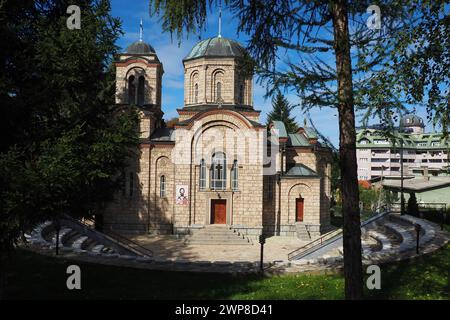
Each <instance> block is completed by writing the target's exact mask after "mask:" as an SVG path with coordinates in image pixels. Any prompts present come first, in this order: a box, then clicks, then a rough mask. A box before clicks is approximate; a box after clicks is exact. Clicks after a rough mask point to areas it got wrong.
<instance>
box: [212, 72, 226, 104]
mask: <svg viewBox="0 0 450 320" xmlns="http://www.w3.org/2000/svg"><path fill="white" fill-rule="evenodd" d="M224 82H225V70H224V69H222V68H215V69H214V70H212V71H211V98H212V99H213V102H217V101H218V99H219V96H220V98H221V99H222V100H223V99H224V91H223V90H224V87H225V85H224Z"/></svg>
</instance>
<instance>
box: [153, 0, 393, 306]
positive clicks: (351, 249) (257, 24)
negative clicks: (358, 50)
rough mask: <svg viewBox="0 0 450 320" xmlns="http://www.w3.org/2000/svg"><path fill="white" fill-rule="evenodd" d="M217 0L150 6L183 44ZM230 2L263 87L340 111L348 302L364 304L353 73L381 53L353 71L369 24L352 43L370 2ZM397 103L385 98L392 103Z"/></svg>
mask: <svg viewBox="0 0 450 320" xmlns="http://www.w3.org/2000/svg"><path fill="white" fill-rule="evenodd" d="M213 2H214V1H212V0H203V1H202V0H198V1H190V2H184V1H176V0H165V1H160V0H150V8H151V13H155V12H156V13H160V11H163V12H162V26H163V29H164V30H166V31H169V32H176V33H177V36H178V39H181V37H182V34H183V31H184V30H186V31H187V32H188V33H189V32H196V31H199V30H201V29H202V27H203V26H204V24H205V22H206V15H207V8H208V7H211V6H212V3H213ZM225 4H226V5H228V7H229V8H230V9H231V11H232V12H234V13H235V15H236V17H237V18H238V20H239V26H238V31H239V32H244V33H246V34H248V35H249V36H250V41H249V45H248V50H249V52H250V55H251V56H252V58H253V60H254V61H255V62H257V72H258V74H259V76H260V79H261V81H264V80H265V81H266V82H265V83H266V84H267V87H268V92H267V94H268V95H271V94H272V93H273V92H275V91H276V90H279V88H280V87H285V88H290V89H293V90H294V92H296V93H298V95H299V96H300V98H301V100H302V107H303V108H305V109H308V108H312V107H324V106H330V107H333V108H336V109H337V110H338V114H339V127H340V166H341V178H342V180H341V182H342V187H341V195H342V209H343V213H344V225H343V230H344V231H343V232H344V236H343V246H344V275H345V284H346V285H345V288H346V289H345V291H346V297H347V298H349V299H359V298H361V297H362V293H363V278H362V262H361V230H360V217H359V210H358V203H359V198H358V197H359V194H358V183H357V167H356V134H355V113H354V104H355V102H360V101H361V99H360V98H358V99H356V100H355V96H354V86H353V80H352V75H353V74H356V73H358V72H362V71H364V70H367V69H368V68H369V67H370V65H375V64H376V62H377V61H378V59H380V58H378V57H377V55H374V56H373V57H372V61H371V62H369V63H367V62H366V60H367V59H365V60H362V59H361V61H364V62H366V63H365V64H364V65H358V62H359V61H358V62H357V63H355V66H354V67H353V65H352V60H351V47H352V46H360V47H362V46H363V42H364V45H366V46H369V45H370V41H368V40H367V37H366V36H365V34H364V31H365V30H366V29H367V28H366V27H365V21H364V22H363V23H360V22H359V24H358V23H356V24H354V26H356V27H357V29H356V30H357V31H356V32H355V33H354V34H353V37H352V39H351V36H350V32H349V16H354V15H355V13H356V12H365V10H366V8H367V7H368V6H369V2H368V1H360V2H351V3H350V5H349V2H348V1H347V0H334V1H325V0H324V1H278V0H270V1H258V0H248V1H240V0H227V1H225ZM389 8H390V7H389ZM361 25H363V26H364V28H363V27H361ZM358 26H359V27H358ZM327 35H328V37H327ZM279 52H282V53H283V55H284V56H286V57H287V59H286V60H287V61H285V62H286V64H287V66H288V70H287V71H280V70H277V69H276V63H277V61H278V60H279V59H278V57H279V55H278V53H279ZM291 54H296V55H297V56H296V58H297V60H292V59H289V58H290V57H291ZM380 54H382V53H380ZM326 61H332V63H334V66H333V65H329V64H328V63H327V62H326ZM361 79H363V77H361ZM360 86H362V85H359V84H358V85H357V86H355V88H358V87H360ZM393 100H394V99H392V97H391V96H390V95H389V94H387V95H385V101H393Z"/></svg>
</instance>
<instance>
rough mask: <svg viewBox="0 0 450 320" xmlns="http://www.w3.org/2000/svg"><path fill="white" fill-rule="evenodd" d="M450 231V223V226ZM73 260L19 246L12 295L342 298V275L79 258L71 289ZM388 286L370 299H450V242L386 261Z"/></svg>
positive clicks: (11, 275) (9, 275)
mask: <svg viewBox="0 0 450 320" xmlns="http://www.w3.org/2000/svg"><path fill="white" fill-rule="evenodd" d="M448 230H449V231H450V228H448ZM72 263H73V262H71V261H68V260H64V259H55V258H52V257H46V256H41V255H38V254H36V253H32V252H29V251H25V250H17V251H16V253H15V254H14V256H13V258H12V260H11V263H10V266H9V268H8V271H7V288H6V292H7V297H8V298H10V299H108V298H109V299H244V300H246V299H342V298H343V290H344V281H343V278H342V276H341V275H339V274H334V275H308V274H299V275H283V276H276V277H262V276H260V275H228V274H213V273H188V272H167V271H151V270H142V269H133V268H124V267H114V266H104V265H97V264H90V263H79V262H76V263H74V264H77V265H79V266H80V268H81V272H82V284H81V285H82V290H73V291H69V290H67V289H66V279H67V274H66V268H67V266H68V265H70V264H72ZM381 272H382V289H381V290H378V291H376V290H373V291H367V292H366V298H369V299H450V287H449V280H450V245H447V246H446V247H445V248H444V249H442V250H439V251H438V252H435V253H433V254H432V255H428V256H424V257H421V258H418V259H415V260H411V261H405V262H400V263H393V264H390V265H384V266H381Z"/></svg>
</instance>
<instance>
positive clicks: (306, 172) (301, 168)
mask: <svg viewBox="0 0 450 320" xmlns="http://www.w3.org/2000/svg"><path fill="white" fill-rule="evenodd" d="M285 175H287V176H296V177H317V173H316V172H315V171H314V170H312V169H310V168H308V167H307V166H305V165H303V164H296V165H295V166H293V167H292V168H290V169H289V170H288V172H286V174H285Z"/></svg>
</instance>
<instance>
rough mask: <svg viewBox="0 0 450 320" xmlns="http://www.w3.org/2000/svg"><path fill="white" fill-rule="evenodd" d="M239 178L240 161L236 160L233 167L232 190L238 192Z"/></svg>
mask: <svg viewBox="0 0 450 320" xmlns="http://www.w3.org/2000/svg"><path fill="white" fill-rule="evenodd" d="M238 176H239V166H238V161H237V160H234V161H233V167H232V168H231V190H233V191H236V190H238V187H239V183H238Z"/></svg>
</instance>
